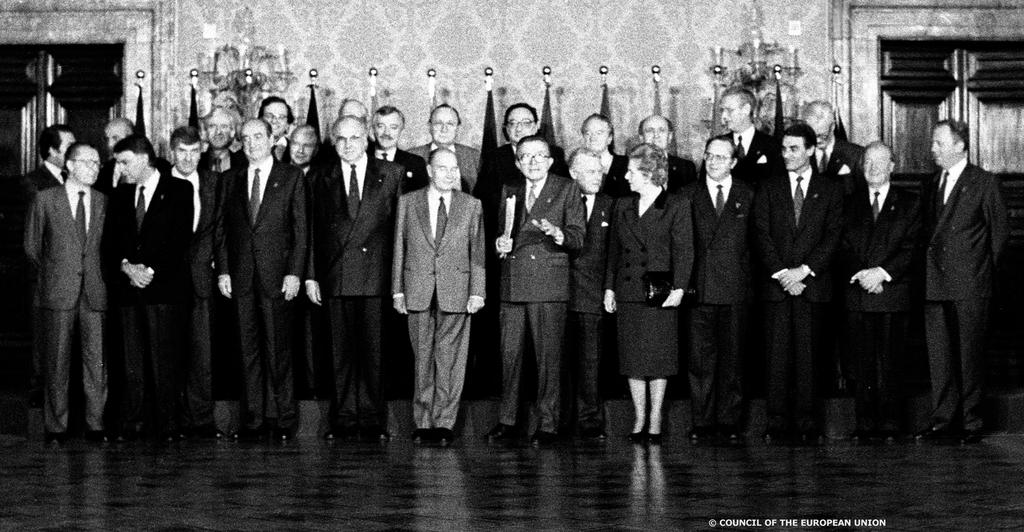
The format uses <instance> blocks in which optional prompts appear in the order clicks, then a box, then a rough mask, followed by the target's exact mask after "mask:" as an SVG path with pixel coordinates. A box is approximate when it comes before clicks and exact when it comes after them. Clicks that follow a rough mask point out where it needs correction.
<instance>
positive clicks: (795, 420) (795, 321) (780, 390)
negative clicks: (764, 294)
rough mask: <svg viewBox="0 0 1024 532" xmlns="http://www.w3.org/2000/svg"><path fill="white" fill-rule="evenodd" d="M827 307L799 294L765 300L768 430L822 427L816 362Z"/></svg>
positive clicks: (807, 429) (804, 430)
mask: <svg viewBox="0 0 1024 532" xmlns="http://www.w3.org/2000/svg"><path fill="white" fill-rule="evenodd" d="M826 307H827V305H826V304H823V303H811V302H809V301H806V300H804V299H802V298H800V297H787V298H786V299H785V300H783V301H767V302H765V309H764V310H765V316H764V317H765V336H766V341H765V348H766V350H767V353H768V357H767V368H768V430H772V431H789V430H797V431H800V432H809V431H815V430H819V427H818V423H817V420H816V417H815V414H814V400H815V391H814V390H815V386H814V384H815V383H814V380H815V365H814V362H815V360H816V357H815V352H816V351H817V347H818V345H820V338H819V337H820V331H821V327H822V321H823V320H824V319H825V316H826V315H825V309H826Z"/></svg>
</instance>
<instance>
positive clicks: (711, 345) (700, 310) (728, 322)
mask: <svg viewBox="0 0 1024 532" xmlns="http://www.w3.org/2000/svg"><path fill="white" fill-rule="evenodd" d="M689 321H690V331H689V332H690V334H689V337H690V360H689V364H688V373H689V380H690V406H691V409H692V411H693V425H694V427H702V428H706V427H711V426H714V425H716V424H718V425H731V426H736V425H737V424H738V423H739V420H740V414H741V411H742V404H743V384H742V379H741V377H740V376H741V375H742V372H741V371H740V360H741V353H742V350H743V349H742V348H743V338H744V335H745V334H746V323H747V308H746V305H745V304H739V305H704V304H701V305H697V306H696V307H694V308H692V309H690V320H689Z"/></svg>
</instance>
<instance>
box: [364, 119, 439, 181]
mask: <svg viewBox="0 0 1024 532" xmlns="http://www.w3.org/2000/svg"><path fill="white" fill-rule="evenodd" d="M404 130H405V115H403V114H402V112H401V111H399V110H398V108H397V107H392V106H390V105H385V106H383V107H381V108H379V109H377V110H376V111H374V113H373V137H374V138H375V139H377V146H376V147H375V148H374V151H373V154H372V157H374V158H376V159H383V160H385V161H391V162H393V163H397V164H399V165H401V166H402V168H403V169H404V171H403V172H402V174H403V175H404V176H405V181H404V182H403V183H402V190H404V191H406V192H411V191H413V190H418V189H421V188H423V187H425V186H427V184H428V183H429V182H430V178H429V177H427V162H426V161H425V160H424V159H423V158H422V157H420V156H419V155H413V154H412V153H409V152H407V151H405V150H400V149H398V137H400V136H402V131H404Z"/></svg>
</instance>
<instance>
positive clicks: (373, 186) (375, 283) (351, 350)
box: [306, 116, 404, 440]
mask: <svg viewBox="0 0 1024 532" xmlns="http://www.w3.org/2000/svg"><path fill="white" fill-rule="evenodd" d="M331 136H332V138H333V139H334V146H335V150H336V152H337V153H338V157H339V160H340V162H339V163H338V164H335V165H334V166H332V167H331V168H329V169H322V171H321V172H319V173H318V174H317V176H316V178H315V180H314V184H313V187H314V189H313V193H312V198H313V206H312V209H311V215H312V218H313V223H312V227H313V239H312V242H313V250H312V253H311V259H310V261H309V267H308V269H307V272H306V295H307V296H308V297H309V299H310V301H312V302H313V303H315V304H317V305H320V304H324V303H326V306H327V319H328V324H329V326H330V330H331V350H332V352H333V358H334V397H333V402H332V405H331V429H330V430H329V431H327V433H326V434H324V438H325V439H328V440H334V439H337V438H344V437H349V436H356V435H361V436H362V437H364V438H366V439H373V440H376V439H383V440H387V439H389V438H390V434H389V433H388V431H387V428H386V421H387V413H386V411H385V405H384V396H383V393H382V386H383V383H384V379H383V374H382V367H381V341H382V328H381V322H382V320H383V319H384V314H383V312H384V308H383V300H384V298H385V297H387V294H388V281H389V279H388V272H390V271H391V255H392V252H393V249H392V242H393V240H392V239H393V238H394V222H395V207H396V204H397V203H398V198H399V196H400V195H401V192H402V182H403V179H404V177H403V169H402V167H401V166H399V165H397V164H395V163H391V162H388V161H382V160H379V159H375V158H372V157H368V156H367V153H366V143H367V131H366V124H365V123H364V122H363V121H361V120H360V119H358V118H355V117H351V116H343V117H341V118H340V119H338V121H337V122H335V124H334V127H332V128H331ZM360 433H361V434H360Z"/></svg>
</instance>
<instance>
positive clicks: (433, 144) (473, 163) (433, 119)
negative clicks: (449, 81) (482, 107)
mask: <svg viewBox="0 0 1024 532" xmlns="http://www.w3.org/2000/svg"><path fill="white" fill-rule="evenodd" d="M428 125H429V126H430V142H428V143H426V144H424V145H422V146H416V147H415V148H412V149H411V150H409V152H410V153H412V154H413V155H418V156H420V157H422V158H423V160H427V158H429V157H430V154H431V153H432V152H433V151H434V150H437V149H440V148H444V149H446V150H449V151H451V152H453V153H455V156H456V158H458V162H459V174H461V175H462V183H461V184H460V187H461V190H462V191H463V192H466V193H471V192H473V188H474V187H476V176H477V171H478V170H479V167H480V150H478V149H476V148H471V147H469V146H466V145H465V144H459V143H458V142H455V139H456V138H457V137H458V135H459V126H461V125H462V118H461V117H460V116H459V111H458V110H457V109H455V108H454V107H452V106H450V105H448V104H446V103H442V104H441V105H438V106H437V107H435V108H434V110H433V111H431V112H430V121H429V122H428Z"/></svg>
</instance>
